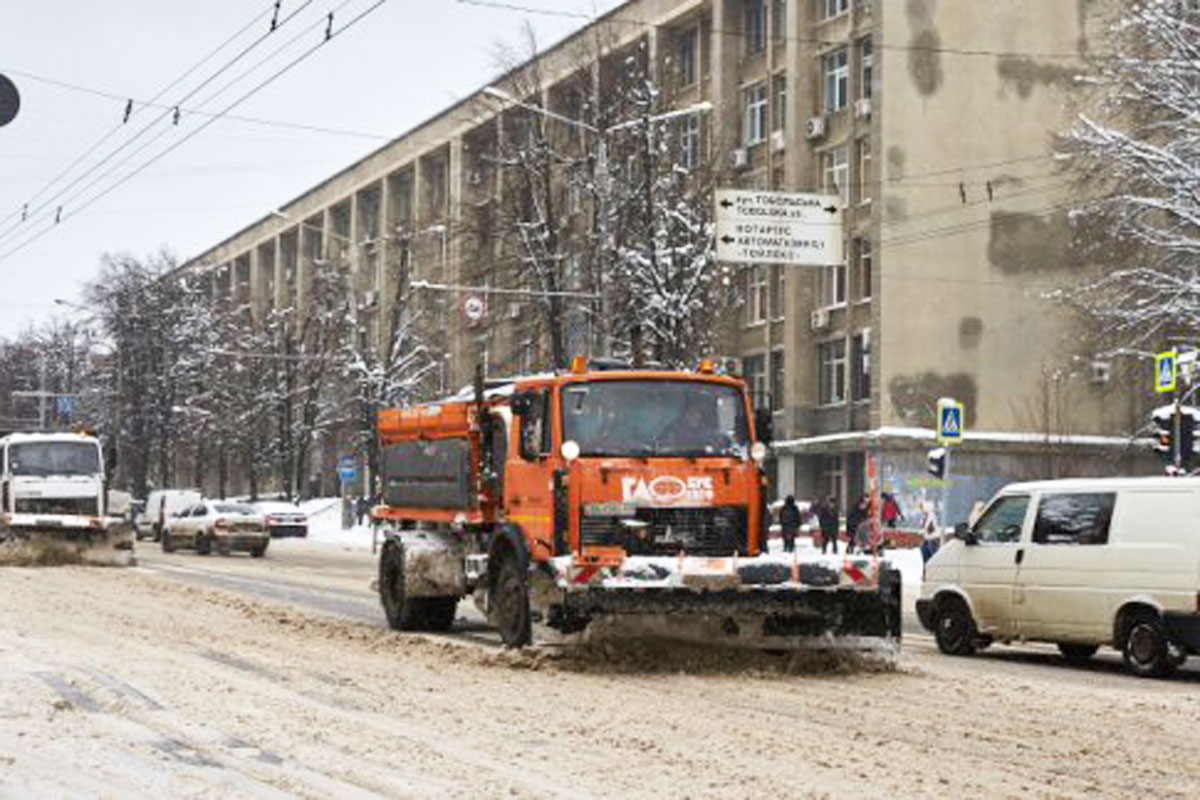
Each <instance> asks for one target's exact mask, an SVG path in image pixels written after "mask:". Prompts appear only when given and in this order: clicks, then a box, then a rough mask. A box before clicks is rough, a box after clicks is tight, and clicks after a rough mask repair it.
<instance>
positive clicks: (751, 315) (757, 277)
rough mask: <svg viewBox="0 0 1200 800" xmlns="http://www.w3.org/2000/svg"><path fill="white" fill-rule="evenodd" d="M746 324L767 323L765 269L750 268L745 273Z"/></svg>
mask: <svg viewBox="0 0 1200 800" xmlns="http://www.w3.org/2000/svg"><path fill="white" fill-rule="evenodd" d="M746 276H747V277H746V324H747V325H755V324H757V323H759V322H766V321H767V268H766V267H761V266H755V267H751V268H750V269H749V271H748V272H747V273H746Z"/></svg>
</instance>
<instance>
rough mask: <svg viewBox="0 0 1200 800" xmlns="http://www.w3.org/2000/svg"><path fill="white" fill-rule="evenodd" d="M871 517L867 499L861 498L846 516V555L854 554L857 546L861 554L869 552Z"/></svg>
mask: <svg viewBox="0 0 1200 800" xmlns="http://www.w3.org/2000/svg"><path fill="white" fill-rule="evenodd" d="M869 516H870V515H869V514H868V513H867V498H865V497H859V498H858V502H856V503H855V504H854V507H853V508H852V509H851V510H850V513H849V514H847V515H846V533H847V539H846V553H847V554H850V553H853V552H854V548H855V546H857V547H858V550H859V552H860V553H865V552H866V551H867V541H868V540H869V539H870V536H871V532H870V530H869V525H870V520H869V519H868V517H869Z"/></svg>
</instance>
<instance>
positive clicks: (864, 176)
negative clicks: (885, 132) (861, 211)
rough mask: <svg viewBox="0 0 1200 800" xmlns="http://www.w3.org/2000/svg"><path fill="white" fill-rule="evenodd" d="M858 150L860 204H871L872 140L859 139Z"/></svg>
mask: <svg viewBox="0 0 1200 800" xmlns="http://www.w3.org/2000/svg"><path fill="white" fill-rule="evenodd" d="M856 146H857V148H858V202H860V203H869V202H871V140H870V139H867V138H866V137H864V138H862V139H859V140H858V143H857V145H856Z"/></svg>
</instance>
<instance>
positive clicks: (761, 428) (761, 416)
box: [754, 408, 775, 444]
mask: <svg viewBox="0 0 1200 800" xmlns="http://www.w3.org/2000/svg"><path fill="white" fill-rule="evenodd" d="M774 428H775V425H774V422H773V420H772V418H771V410H770V409H769V408H757V409H755V410H754V432H755V433H756V434H758V440H759V441H760V442H762V443H763V444H770V443H771V440H772V439H774V438H775V430H774Z"/></svg>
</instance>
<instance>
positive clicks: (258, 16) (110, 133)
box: [0, 11, 268, 238]
mask: <svg viewBox="0 0 1200 800" xmlns="http://www.w3.org/2000/svg"><path fill="white" fill-rule="evenodd" d="M267 13H268V12H267V11H263V12H261V13H259V14H256V15H255V16H254V17H253V18H252V19H251V20H250V21H249V22H247V23H246V24H245V25H243V26H242V27H240V28H238V30H237V31H235V32H234V34H233V35H232V36H230V37H229V38H227V39H226V40H225V41H223V42H221V44H219V45H218V46H217V47H216V49H214V50H212V51H211V52H209V53H208V55H206V56H204V58H202V59H200V60H199V61H197V62H196V63H195V64H193V65H192V66H191V67H189V68H188V69H187V70H185V71H184V72H183V74H182V75H180V76H179V77H177V78H176V79H175V80H173V81H171V82H170V83H169V84H167V86H166V87H164V88H163V89H162V90H160V91H159V92H158V93H157V94H156V95H155V96H154V97H153V98H152V100H151V102H153V101H155V100H157V99H159V98H160V97H162V96H163V95H164V94H166V93H167V92H169V91H170V90H171V89H173V88H174V87H175V86H177V85H179V83H180V82H181V81H183V80H186V79H187V77H188V76H190V75H191V74H192V73H193V72H195V71H196V70H197V69H199V68H200V67H201V66H202V65H203V64H205V63H207V62H208V61H209V60H210V59H211V58H212V57H213V56H215V55H216V54H217V53H219V52H221V51H222V50H224V49H225V48H226V47H227V46H228V45H229V44H230V43H231V42H233V41H234V40H236V39H237V38H238V37H239V36H241V35H242V34H243V33H245V32H246V31H247V30H249V29H250V27H251V26H252V25H255V24H256V23H258V22H259V21H260V20H262V19H263V17H265V16H266V14H267ZM6 71H7V72H11V73H12V74H13V75H19V76H21V77H23V78H28V79H30V80H43V79H41V78H38V77H37V76H34V75H30V74H29V73H26V72H22V71H19V70H14V69H7V68H6ZM47 82H51V83H59V84H60V85H65V84H62V82H60V81H47ZM115 99H118V100H123V99H125V98H115ZM147 105H148V104H147ZM137 111H138V112H139V113H140V111H141V107H140V106H139V107H138V109H137ZM125 124H126V121H122V122H120V123H118V124H116V125H114V126H113V127H112V128H110V129H109V130H108V131H107V132H106V133H104V134H103V135H102V136H101V137H100V138H99V139H97V140H96V141H95V142H94V143H93V144H92V145H91V146H90V147H89V148H88V149H87V150H85V151H84V152H83V153H82V154H80V155H79V156H78V157H77V158H76V159H75V160H74V161H72V162H71V163H70V164H68V165H67V167H66V168H65V169H64V170H62V171H61V172H59V173H58V174H57V175H55V176H54V177H53V178H51V179H50V181H49V182H47V183H46V184H45V185H44V186H43V187H42V188H41V189H39V190H38V191H37V192H35V193H34V194H33V196H32V197H30V198H29V200H28V201H26V204H25V209H28V207H29V203H32V202H34V201H36V200H37V199H38V197H40V196H41V195H42V194H43V193H44V192H45V191H47V190H48V189H49V188H50V187H52V186H53V185H54V184H56V183H58V182H59V181H60V180H62V178H63V177H65V176H66V175H68V174H69V173H70V172H71V170H73V169H75V167H77V166H78V165H79V164H80V163H82V162H83V161H84V160H85V159H86V158H87V157H88V156H90V155H91V154H92V153H94V152H95V151H96V150H98V149H99V148H100V146H101V145H103V144H104V143H105V142H106V141H108V140H109V139H110V138H112V136H113V134H115V133H116V132H117V131H119V130H121V128H123V127H124V126H125ZM20 213H22V212H21V210H14V211H13V212H12V213H10V214H9V215H8V216H6V217H4V218H3V219H0V225H2V224H4V223H5V222H8V221H9V220H10V219H12V218H13V217H15V216H16V215H17V214H20ZM5 233H7V231H6V232H5ZM4 235H5V234H0V238H3V236H4Z"/></svg>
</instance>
